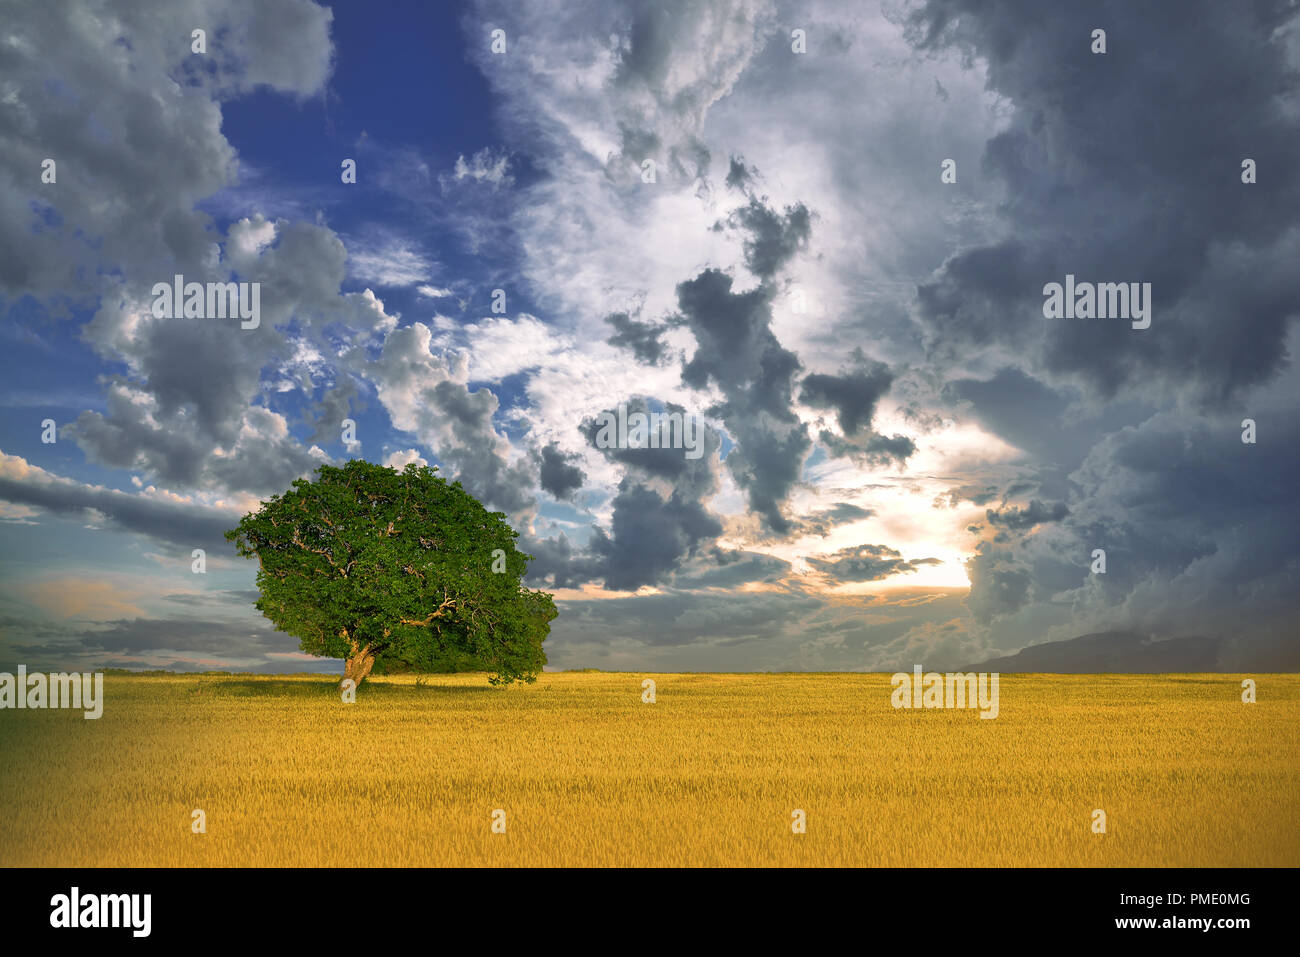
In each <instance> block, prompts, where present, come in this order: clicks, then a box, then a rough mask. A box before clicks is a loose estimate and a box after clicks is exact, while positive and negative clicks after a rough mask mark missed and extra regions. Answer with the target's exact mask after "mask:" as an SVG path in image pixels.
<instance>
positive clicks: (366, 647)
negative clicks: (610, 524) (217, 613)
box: [226, 460, 557, 684]
mask: <svg viewBox="0 0 1300 957" xmlns="http://www.w3.org/2000/svg"><path fill="white" fill-rule="evenodd" d="M436 471H437V469H434V468H429V467H428V466H418V467H417V466H415V465H408V466H407V467H406V468H405V469H404V470H403V471H401V472H398V471H396V470H395V469H391V468H387V467H384V466H381V465H374V464H372V463H370V462H363V461H360V460H353V461H351V462H348V463H347V464H346V465H344V466H343V467H342V468H336V467H334V466H329V465H323V466H321V467H320V469H318V470H317V477H316V478H315V479H314V480H313V481H308V480H306V479H298V480H297V481H295V482H294V483H293V487H292V488H291V489H290V490H289V491H287V492H285V493H284V494H282V495H276V496H273V497H272V498H271V499H270V500H269V501H266V502H263V503H262V506H261V508H260V509H258V510H257V511H256V512H252V513H250V514H248V515H245V516H244V517H243V518H242V519H241V520H240V522H239V525H238V527H236V528H234V529H232V530H231V531H228V532H226V538H227V539H228V540H229V541H232V542H234V543H235V545H236V548H237V550H238V552H239V554H240V555H243V556H245V557H247V558H253V557H256V558H257V559H258V561H259V562H260V563H261V567H260V569H259V570H258V573H257V585H258V588H259V589H260V591H261V598H260V599H259V600H258V601H257V604H256V607H257V608H258V610H259V611H261V612H262V614H263V615H265V616H266V617H267V618H269V619H270V620H271V622H272V623H274V624H275V626H276V627H277V628H279V629H280V630H281V631H285V632H288V633H289V634H291V635H293V636H294V637H296V638H298V639H299V641H300V642H301V647H302V650H303V651H305V652H307V653H308V654H312V655H319V656H322V657H330V658H344V659H348V658H352V657H354V656H358V655H366V654H370V655H373V656H374V657H375V665H376V670H377V671H380V672H382V671H386V670H397V671H404V670H418V671H447V670H453V668H455V667H457V666H460V665H465V664H467V663H468V662H470V661H473V662H475V663H477V664H480V665H482V666H484V667H485V670H489V671H493V672H494V674H493V675H492V676H491V677H490V678H489V680H490V681H491V682H492V683H493V684H498V683H503V682H510V681H514V680H523V681H533V680H535V679H536V676H537V673H538V672H539V671H540V670H541V668H542V665H544V664H545V663H546V655H545V654H544V653H543V651H542V642H543V641H544V640H545V639H546V636H547V634H548V633H549V632H550V622H551V621H552V619H554V618H555V616H556V614H557V612H556V609H555V603H554V602H553V601H552V598H551V596H550V595H549V594H546V593H544V592H538V591H530V590H529V589H527V588H524V587H523V585H522V579H523V576H524V574H525V572H526V571H527V568H528V561H529V559H531V558H532V556H531V555H526V554H524V553H523V552H521V551H519V550H518V549H517V548H516V547H515V539H516V537H517V536H518V533H517V532H515V531H514V530H513V529H512V528H511V527H510V526H509V525H508V524H506V521H505V516H504V515H503V514H502V513H500V512H489V511H487V509H485V508H484V507H483V505H482V504H481V503H480V502H478V501H477V500H476V499H475V498H474V497H473V496H471V495H470V494H469V493H468V492H466V491H465V490H464V489H463V488H461V485H460V483H459V482H456V483H454V484H448V483H447V482H446V481H445V480H444V479H441V478H439V477H437V475H435V474H434V473H435V472H436ZM494 567H495V569H497V570H495V571H494Z"/></svg>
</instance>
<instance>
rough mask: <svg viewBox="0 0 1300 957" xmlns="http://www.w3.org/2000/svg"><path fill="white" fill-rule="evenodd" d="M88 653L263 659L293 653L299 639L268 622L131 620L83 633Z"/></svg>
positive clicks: (187, 619) (166, 619)
mask: <svg viewBox="0 0 1300 957" xmlns="http://www.w3.org/2000/svg"><path fill="white" fill-rule="evenodd" d="M80 638H81V641H82V643H83V645H84V648H85V650H86V651H90V652H102V653H109V654H141V653H146V652H152V651H162V650H167V651H190V652H199V653H203V654H207V655H211V656H213V657H215V658H231V657H237V658H243V657H261V656H262V655H264V654H265V653H266V652H268V651H280V652H283V651H294V650H296V649H297V647H298V641H297V639H296V638H293V637H291V636H290V635H287V634H285V633H283V632H278V631H276V630H275V628H274V627H273V626H272V625H271V624H270V623H269V622H264V621H253V622H250V623H244V622H240V623H239V624H238V625H234V624H232V623H231V622H230V621H228V620H226V621H221V620H213V621H205V620H202V619H195V618H130V619H122V620H120V621H113V622H108V623H107V624H106V627H103V628H96V629H94V630H91V631H83V632H82V633H81V634H80Z"/></svg>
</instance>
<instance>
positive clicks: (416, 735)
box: [0, 673, 1300, 866]
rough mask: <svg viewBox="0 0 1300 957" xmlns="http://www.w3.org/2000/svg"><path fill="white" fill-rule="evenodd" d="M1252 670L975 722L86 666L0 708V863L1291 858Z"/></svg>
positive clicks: (1278, 717) (710, 694)
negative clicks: (73, 681)
mask: <svg viewBox="0 0 1300 957" xmlns="http://www.w3.org/2000/svg"><path fill="white" fill-rule="evenodd" d="M646 677H652V678H654V680H655V681H656V682H657V689H656V700H655V702H654V703H653V704H647V703H643V702H642V684H641V683H642V681H643V679H644V678H646ZM1253 677H1254V678H1255V679H1256V681H1257V682H1258V687H1259V692H1258V693H1259V700H1258V702H1257V703H1255V704H1243V703H1242V701H1241V699H1240V684H1241V679H1240V676H1231V675H1156V676H1150V675H1102V676H1091V675H1090V676H1059V675H1004V676H1003V677H1002V683H1001V713H1000V715H999V717H998V718H996V719H995V720H980V719H979V717H978V712H976V711H970V710H965V711H963V710H929V711H925V710H911V711H909V710H902V709H900V710H895V709H893V708H892V707H891V705H890V684H889V676H888V675H879V674H780V675H711V674H687V675H672V674H664V675H649V676H648V675H641V674H617V673H554V674H549V673H548V674H543V675H542V676H541V677H540V678H539V679H538V681H537V683H536V684H533V685H524V686H514V687H506V688H493V687H490V686H488V684H487V683H486V681H485V678H484V676H482V675H441V676H432V677H428V678H424V679H422V680H421V681H419V682H417V681H416V679H414V678H412V677H390V678H377V679H376V678H371V679H370V680H369V681H367V682H366V684H365V685H364V686H363V687H362V689H361V690H360V691H359V693H358V695H357V701H356V703H355V704H351V705H348V704H343V703H342V702H341V701H340V696H339V694H338V691H337V688H336V684H335V679H330V678H328V677H323V676H319V675H317V676H305V675H298V676H288V677H283V676H280V677H252V676H233V675H142V676H128V675H122V674H110V675H108V676H107V678H106V679H105V697H106V703H105V708H104V714H103V717H102V718H100V719H99V720H97V721H87V720H85V719H84V718H83V717H82V714H81V712H79V711H49V710H47V711H12V710H11V711H5V712H3V713H0V807H3V814H2V815H0V862H3V863H4V864H6V865H59V866H107V865H123V866H137V865H160V866H193V865H213V866H272V865H306V866H313V865H363V866H364V865H470V866H476V865H646V866H661V865H832V866H835V865H854V866H857V865H862V866H881V865H890V866H893V865H903V866H912V865H918V866H936V865H938V866H964V865H992V866H1000V865H1047V866H1054V865H1063V866H1076V865H1099V866H1108V865H1154V866H1162V865H1170V866H1175V865H1176V866H1187V865H1234V866H1235V865H1241V866H1252V865H1295V864H1297V863H1300V828H1298V827H1297V822H1298V821H1300V676H1297V675H1255V676H1253ZM194 809H202V810H203V811H204V813H205V815H206V825H207V831H206V833H202V834H196V833H193V832H192V828H191V821H192V812H193V811H194ZM497 809H500V810H502V811H504V812H505V818H504V820H505V833H493V831H492V827H491V825H492V817H493V812H494V811H495V810H497ZM1094 809H1103V810H1105V812H1106V814H1107V831H1106V833H1105V834H1094V833H1093V831H1092V827H1091V821H1092V812H1093V810H1094ZM795 810H802V811H803V812H804V813H805V816H806V833H802V834H796V833H794V830H793V828H792V821H793V819H794V818H793V812H794V811H795Z"/></svg>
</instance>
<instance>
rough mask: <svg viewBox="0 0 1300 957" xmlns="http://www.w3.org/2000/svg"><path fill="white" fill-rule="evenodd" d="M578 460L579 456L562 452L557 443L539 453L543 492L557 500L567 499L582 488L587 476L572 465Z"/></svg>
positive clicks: (537, 459) (539, 473)
mask: <svg viewBox="0 0 1300 957" xmlns="http://www.w3.org/2000/svg"><path fill="white" fill-rule="evenodd" d="M577 460H578V456H576V455H572V454H569V453H566V452H563V451H561V450H560V446H559V445H558V444H557V443H555V442H552V443H551V444H550V445H547V446H545V447H544V448H543V449H542V450H541V452H540V453H537V455H536V459H535V461H536V462H537V466H538V481H539V482H540V483H541V486H542V488H543V490H545V491H547V492H549V493H550V494H551V495H553V496H554V497H555V498H557V499H566V498H569V497H570V496H572V495H573V493H574V492H576V491H577V490H578V489H580V488H582V483H583V481H584V480H585V478H586V476H584V475H583V473H582V469H580V468H578V466H576V465H574V464H572V463H573V462H575V461H577Z"/></svg>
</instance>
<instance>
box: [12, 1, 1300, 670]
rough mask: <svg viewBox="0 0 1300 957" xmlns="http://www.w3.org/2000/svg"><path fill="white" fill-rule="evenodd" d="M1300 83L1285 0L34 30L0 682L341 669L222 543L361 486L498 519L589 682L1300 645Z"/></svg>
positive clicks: (582, 6)
mask: <svg viewBox="0 0 1300 957" xmlns="http://www.w3.org/2000/svg"><path fill="white" fill-rule="evenodd" d="M198 28H201V29H203V30H205V31H206V41H207V50H206V53H194V52H192V50H191V43H192V39H191V36H192V31H193V30H195V29H198ZM1096 29H1104V30H1105V44H1106V52H1104V53H1094V52H1093V49H1092V48H1093V46H1094V40H1093V31H1094V30H1096ZM494 31H503V35H504V46H505V49H504V52H494V51H493V49H492V45H493V35H494ZM795 31H802V33H796V32H795ZM497 36H499V37H500V36H501V34H497ZM1297 71H1300V13H1298V12H1297V8H1296V6H1295V5H1294V4H1293V3H1286V2H1269V0H1260V2H1256V3H1250V4H1246V3H1222V2H1207V3H1196V2H1176V3H1175V2H1170V3H1134V2H1131V0H1123V2H1114V3H1097V4H1082V3H1069V4H1064V3H1060V4H1045V3H1042V2H1039V0H1023V2H1006V3H982V2H975V0H929V2H914V3H908V2H902V0H890V2H886V3H884V4H879V5H878V4H871V3H849V2H840V3H827V2H816V0H814V2H801V3H789V4H787V3H780V2H769V0H717V2H680V0H662V2H644V3H628V2H592V0H528V2H525V3H520V2H505V0H502V2H496V0H485V2H481V3H467V4H464V5H460V4H449V3H448V4H444V3H437V4H425V3H401V4H397V3H395V4H383V3H355V4H353V3H346V4H338V5H335V6H333V7H329V6H322V5H318V4H315V3H312V2H309V0H231V2H204V0H169V2H165V3H164V2H158V3H140V2H135V0H121V2H89V0H86V2H68V3H42V2H35V0H33V2H15V0H3V3H0V356H2V358H0V370H2V373H3V374H2V375H0V406H3V410H4V413H3V424H2V425H0V663H3V664H13V663H17V662H24V663H26V664H28V665H29V666H30V667H44V666H54V665H58V666H60V667H65V668H74V667H78V668H88V667H92V666H103V665H110V666H119V667H135V668H141V667H169V668H177V669H208V668H221V669H248V670H257V671H298V670H309V669H318V670H324V669H337V668H338V667H339V664H338V663H337V662H322V661H318V660H316V659H311V658H308V657H306V656H304V655H302V654H301V653H299V652H298V651H297V643H296V641H295V640H294V639H292V638H291V637H289V636H287V635H285V634H282V633H278V632H275V631H274V630H273V629H272V628H271V626H270V624H269V623H268V622H266V621H265V620H264V619H263V618H261V616H260V615H259V614H258V613H257V612H256V611H255V610H254V609H253V607H252V602H253V600H254V599H255V597H256V593H255V591H254V573H255V563H250V562H247V561H245V560H243V559H240V558H238V557H237V556H236V555H235V554H234V552H233V549H232V547H231V546H230V545H229V544H227V543H226V542H225V541H224V540H223V538H222V534H221V533H222V531H223V530H225V529H227V528H230V527H231V526H232V525H233V524H234V523H235V522H236V521H237V520H238V517H239V516H240V515H241V514H242V513H243V512H245V511H248V510H250V509H252V508H255V507H256V506H257V503H258V502H259V501H260V500H262V499H265V498H266V497H268V496H269V495H271V494H274V493H275V492H278V491H282V490H284V489H285V488H286V487H287V486H288V485H289V483H290V482H292V481H293V480H294V479H295V478H297V477H299V476H304V475H308V474H309V473H310V472H311V471H312V470H314V469H315V468H316V467H317V466H319V465H320V464H322V463H335V464H338V463H341V462H343V461H346V460H347V459H349V458H352V457H361V458H365V459H367V460H370V461H373V462H382V463H387V464H393V465H398V466H400V465H402V464H404V463H407V462H412V461H414V462H424V463H428V464H430V465H436V466H438V467H439V468H440V470H441V472H442V474H443V475H444V476H446V477H448V478H456V479H459V480H460V481H461V482H462V483H463V484H464V485H465V487H466V488H467V489H469V490H470V491H471V492H472V493H474V494H475V495H477V496H478V497H479V498H481V499H483V500H484V501H485V502H487V503H489V505H490V506H491V507H492V508H494V509H498V510H500V511H503V512H505V513H506V514H507V515H508V516H509V517H510V520H511V522H512V524H513V525H514V527H515V528H517V529H519V530H520V533H521V545H522V547H523V548H524V550H525V551H528V552H529V553H531V554H532V555H534V556H535V561H534V562H533V564H532V572H531V579H530V584H532V585H533V586H534V587H544V588H546V589H547V590H549V591H552V592H553V593H554V594H555V596H556V600H557V603H558V605H559V607H560V616H559V618H558V619H557V620H556V621H555V622H554V624H553V626H552V632H551V637H550V639H549V640H548V642H547V645H546V648H547V652H548V655H549V657H550V662H551V666H552V667H556V668H578V667H596V668H608V669H629V670H665V671H673V670H725V671H747V670H805V669H811V670H840V669H852V670H894V669H896V668H905V669H910V668H911V666H912V665H913V664H916V663H920V664H923V665H925V666H927V667H953V666H958V665H962V664H966V663H971V662H976V661H980V660H982V659H985V658H989V657H993V656H995V655H1003V654H1008V653H1011V652H1014V651H1016V650H1018V649H1020V648H1023V647H1026V646H1029V645H1035V644H1039V643H1042V642H1047V641H1055V640H1062V639H1067V638H1071V637H1074V636H1076V635H1081V634H1086V633H1092V632H1098V631H1107V630H1121V629H1123V630H1131V631H1136V632H1139V633H1141V634H1145V635H1150V636H1153V637H1154V638H1171V637H1189V636H1204V637H1211V638H1218V639H1222V641H1223V642H1224V648H1225V651H1224V658H1223V661H1224V663H1225V664H1227V665H1231V666H1239V667H1243V668H1245V667H1260V668H1266V667H1268V666H1270V665H1272V664H1276V663H1278V662H1280V661H1284V660H1288V656H1290V657H1291V658H1294V650H1295V648H1296V647H1297V637H1296V612H1297V606H1298V605H1300V597H1298V596H1300V588H1298V587H1297V586H1298V585H1300V536H1298V535H1297V529H1298V528H1300V507H1297V504H1296V502H1297V500H1296V490H1297V487H1298V486H1300V481H1298V479H1300V416H1298V415H1297V412H1296V404H1297V398H1298V397H1300V372H1297V369H1296V367H1295V365H1294V363H1293V361H1292V357H1293V355H1294V353H1295V337H1296V323H1295V319H1296V316H1297V314H1298V313H1300V78H1298V76H1297ZM45 159H53V160H54V161H55V179H54V182H44V181H43V179H42V163H43V161H44V160H45ZM347 159H352V160H354V161H355V164H356V182H355V183H345V182H343V181H342V180H343V177H342V176H341V170H342V164H343V162H344V160H347ZM1246 159H1250V160H1253V161H1254V168H1255V178H1256V182H1253V183H1247V182H1243V166H1242V164H1243V161H1244V160H1246ZM647 160H650V161H653V164H654V171H655V176H654V179H653V182H646V177H645V176H643V169H645V168H646V167H645V163H646V161H647ZM945 160H952V161H953V164H951V166H950V168H951V169H952V170H953V171H954V172H955V182H944V177H943V176H942V175H941V174H942V172H943V164H944V162H945ZM948 178H949V179H951V178H952V177H951V176H950V177H948ZM1247 178H1249V177H1247ZM177 273H180V274H182V275H184V276H185V278H186V280H187V281H199V282H209V281H213V282H215V281H228V280H236V281H247V282H259V283H260V284H261V287H260V288H261V324H260V326H259V327H258V328H256V329H241V328H240V325H239V323H238V322H237V321H228V320H219V319H184V318H176V319H167V318H155V317H154V316H153V314H152V312H151V308H150V307H151V305H152V296H151V289H152V287H153V285H154V284H155V283H157V282H160V281H163V282H166V281H170V280H171V278H172V276H173V275H175V274H177ZM1067 275H1073V276H1075V277H1076V278H1077V280H1079V281H1080V282H1083V281H1090V282H1121V283H1150V284H1151V289H1152V293H1151V324H1150V327H1149V328H1147V329H1134V328H1132V326H1131V324H1130V323H1129V322H1128V321H1123V320H1114V319H1088V318H1069V319H1067V318H1051V319H1049V318H1045V316H1044V310H1043V303H1044V293H1043V288H1044V286H1045V285H1046V284H1048V283H1052V282H1057V283H1064V282H1065V277H1066V276H1067ZM494 290H501V291H502V292H503V294H504V310H503V311H494V309H493V302H494V296H493V292H494ZM499 301H500V297H498V302H499ZM620 403H621V404H624V405H626V407H627V408H629V409H664V408H666V407H668V406H670V405H671V406H677V407H680V408H681V409H683V410H686V411H687V412H689V413H694V414H698V415H701V416H703V417H704V419H705V421H706V423H707V432H706V444H705V447H706V454H704V455H703V456H702V457H699V458H694V459H692V458H688V457H687V456H686V455H684V454H683V452H682V450H662V449H661V450H638V449H602V448H598V447H597V446H596V443H595V441H594V438H595V430H594V429H593V427H592V422H593V421H594V420H595V417H596V416H597V415H599V413H600V412H602V411H603V410H607V409H615V408H617V407H618V406H619V404H620ZM349 418H350V419H352V420H354V421H355V423H356V431H355V439H354V440H353V441H347V442H345V439H344V433H343V428H342V423H343V420H344V419H349ZM1247 418H1249V419H1252V420H1254V422H1255V423H1256V427H1255V428H1256V441H1255V442H1253V443H1246V442H1243V441H1242V433H1243V427H1242V422H1243V420H1244V419H1247ZM47 419H50V420H53V421H54V423H55V429H56V436H57V440H56V441H54V442H52V443H50V442H43V441H42V431H43V428H42V423H43V422H44V421H45V420H47ZM195 548H203V549H205V550H206V553H207V571H206V573H205V574H201V575H200V574H194V573H193V572H192V570H191V552H192V550H193V549H195ZM1099 548H1100V549H1104V550H1105V553H1106V570H1105V573H1104V574H1103V573H1095V572H1094V571H1093V569H1092V565H1093V559H1092V554H1093V551H1094V550H1095V549H1099Z"/></svg>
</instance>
